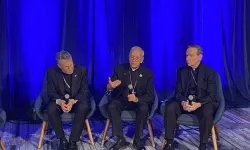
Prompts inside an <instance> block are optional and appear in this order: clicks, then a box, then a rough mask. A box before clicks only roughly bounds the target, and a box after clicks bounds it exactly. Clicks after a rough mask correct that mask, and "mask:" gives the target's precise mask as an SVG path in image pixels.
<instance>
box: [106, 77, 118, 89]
mask: <svg viewBox="0 0 250 150" xmlns="http://www.w3.org/2000/svg"><path fill="white" fill-rule="evenodd" d="M120 84H121V80H115V81H114V82H112V81H111V78H110V77H109V81H108V85H107V89H108V90H113V89H114V88H116V87H117V86H119V85H120Z"/></svg>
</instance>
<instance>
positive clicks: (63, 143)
mask: <svg viewBox="0 0 250 150" xmlns="http://www.w3.org/2000/svg"><path fill="white" fill-rule="evenodd" d="M67 149H68V141H67V140H66V139H60V145H59V150H67Z"/></svg>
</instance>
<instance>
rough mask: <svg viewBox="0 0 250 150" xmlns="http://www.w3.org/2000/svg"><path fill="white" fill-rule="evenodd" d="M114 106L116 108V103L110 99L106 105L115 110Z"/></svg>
mask: <svg viewBox="0 0 250 150" xmlns="http://www.w3.org/2000/svg"><path fill="white" fill-rule="evenodd" d="M116 108H117V105H116V103H115V102H112V101H111V103H109V105H108V110H115V109H116Z"/></svg>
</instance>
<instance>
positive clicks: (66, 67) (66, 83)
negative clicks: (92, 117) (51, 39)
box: [47, 51, 90, 150]
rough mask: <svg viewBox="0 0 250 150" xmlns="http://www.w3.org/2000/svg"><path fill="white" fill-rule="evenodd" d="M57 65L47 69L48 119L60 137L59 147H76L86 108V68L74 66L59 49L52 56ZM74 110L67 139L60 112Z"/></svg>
mask: <svg viewBox="0 0 250 150" xmlns="http://www.w3.org/2000/svg"><path fill="white" fill-rule="evenodd" d="M56 60H57V63H58V64H57V65H56V66H54V67H52V68H50V69H48V71H47V81H48V85H47V88H48V97H49V100H50V102H49V104H48V107H47V113H48V119H49V123H50V124H51V126H52V128H53V129H54V130H55V132H56V136H57V138H59V139H60V146H59V149H63V150H67V149H70V150H77V149H78V148H77V144H76V142H77V141H79V139H80V135H81V133H82V130H83V126H84V121H85V119H86V116H87V113H88V111H89V110H90V104H89V96H88V93H89V89H88V77H87V69H86V68H84V67H80V66H77V65H74V63H73V60H72V57H71V55H70V54H69V53H68V52H66V51H60V52H58V53H57V55H56ZM63 112H66V113H68V112H74V113H75V118H74V121H73V127H72V131H71V135H70V138H69V141H70V142H69V144H68V141H67V140H66V138H65V135H64V131H63V127H62V121H61V114H62V113H63Z"/></svg>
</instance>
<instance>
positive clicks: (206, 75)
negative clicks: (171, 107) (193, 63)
mask: <svg viewBox="0 0 250 150" xmlns="http://www.w3.org/2000/svg"><path fill="white" fill-rule="evenodd" d="M191 80H193V78H192V75H191V67H189V66H184V67H182V68H180V69H178V71H177V83H176V89H175V98H176V100H178V101H180V102H181V101H183V100H187V97H188V95H187V94H188V88H189V87H188V86H189V82H190V81H191ZM196 82H197V92H196V93H197V95H196V96H197V100H198V102H201V103H202V104H205V103H213V104H215V105H218V100H219V92H218V91H219V90H218V88H219V86H218V84H219V83H217V72H216V71H215V70H214V69H212V68H210V67H208V66H206V65H205V64H203V63H201V64H200V65H199V71H198V77H197V81H196Z"/></svg>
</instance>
